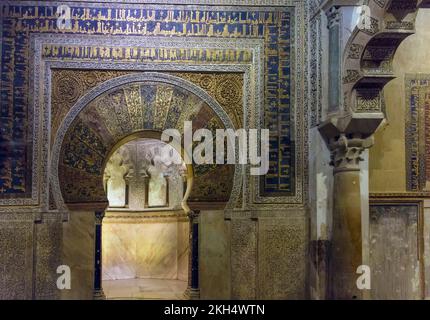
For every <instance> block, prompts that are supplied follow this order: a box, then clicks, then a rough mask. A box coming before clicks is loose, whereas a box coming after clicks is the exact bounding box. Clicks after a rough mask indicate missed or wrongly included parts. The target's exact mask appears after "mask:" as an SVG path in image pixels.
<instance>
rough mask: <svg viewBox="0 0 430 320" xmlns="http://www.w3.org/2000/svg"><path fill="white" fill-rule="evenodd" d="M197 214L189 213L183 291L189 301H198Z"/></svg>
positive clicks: (197, 212) (196, 212)
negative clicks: (186, 268) (186, 263)
mask: <svg viewBox="0 0 430 320" xmlns="http://www.w3.org/2000/svg"><path fill="white" fill-rule="evenodd" d="M199 213H200V211H198V210H195V211H190V212H189V213H188V218H189V219H190V244H189V249H188V250H189V251H188V252H189V253H188V259H189V260H188V261H189V262H188V263H189V266H188V287H187V290H186V291H185V298H186V299H189V300H197V299H200V288H199Z"/></svg>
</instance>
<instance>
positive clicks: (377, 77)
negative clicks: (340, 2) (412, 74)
mask: <svg viewBox="0 0 430 320" xmlns="http://www.w3.org/2000/svg"><path fill="white" fill-rule="evenodd" d="M363 4H364V5H367V6H368V7H369V8H370V13H371V16H370V17H368V18H369V19H370V21H369V28H358V27H356V28H355V29H354V31H353V32H352V34H351V36H350V38H349V40H348V42H347V45H346V47H345V50H344V56H343V68H342V79H341V80H342V89H343V90H342V92H343V97H344V107H343V111H344V112H345V113H347V114H350V113H367V114H372V113H373V114H376V113H379V114H380V115H381V114H382V112H383V108H382V100H383V99H382V96H381V92H382V90H383V88H384V86H385V85H386V84H387V83H388V82H390V81H391V80H393V79H394V78H395V75H394V72H393V70H392V62H393V59H394V54H395V53H396V51H397V49H398V47H399V46H400V44H401V43H402V41H403V40H405V39H406V38H407V37H409V36H410V35H412V34H414V33H415V19H416V16H417V13H418V10H419V9H420V8H430V0H365V1H363ZM365 104H366V105H367V106H371V107H370V108H367V109H366V108H361V106H363V105H365ZM382 117H383V115H382ZM372 129H373V128H372ZM374 129H376V128H374ZM371 133H373V132H371Z"/></svg>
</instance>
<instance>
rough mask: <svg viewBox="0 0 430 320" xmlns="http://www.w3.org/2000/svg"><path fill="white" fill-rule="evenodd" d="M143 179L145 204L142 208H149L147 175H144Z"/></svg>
mask: <svg viewBox="0 0 430 320" xmlns="http://www.w3.org/2000/svg"><path fill="white" fill-rule="evenodd" d="M142 178H143V185H144V186H145V202H144V204H143V207H144V208H145V209H146V208H149V179H150V177H149V175H145V176H143V177H142Z"/></svg>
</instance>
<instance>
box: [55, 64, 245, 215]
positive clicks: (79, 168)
mask: <svg viewBox="0 0 430 320" xmlns="http://www.w3.org/2000/svg"><path fill="white" fill-rule="evenodd" d="M158 89H159V90H158ZM157 90H158V91H157ZM151 99H152V100H151ZM173 99H176V100H175V102H174V103H173V102H172V100H173ZM155 107H156V109H157V110H156V111H157V112H156V113H154V112H153V111H154V108H155ZM182 120H193V131H194V130H197V129H199V128H203V127H206V128H209V129H216V128H231V129H235V128H234V125H233V123H232V121H231V119H230V118H229V117H228V115H227V113H226V112H225V111H224V110H223V108H222V107H221V106H220V105H219V104H218V102H217V101H216V100H215V99H214V98H212V97H211V96H210V95H209V94H208V93H206V92H205V91H204V90H203V89H201V88H200V87H198V86H196V85H195V84H193V83H191V82H189V81H187V80H184V79H182V78H178V77H176V76H173V75H170V74H163V73H158V72H142V73H136V74H129V75H125V76H120V77H117V78H114V79H111V80H108V81H106V82H104V83H102V84H100V85H98V86H97V87H95V88H93V89H92V90H91V91H89V92H88V93H87V94H86V95H84V96H83V97H81V98H80V99H79V100H78V101H77V102H76V104H75V105H74V106H73V107H72V108H71V109H70V111H69V112H68V114H67V116H66V117H65V119H64V120H63V122H62V123H61V125H60V127H59V130H58V131H57V135H56V137H55V139H54V143H53V147H52V153H51V161H50V185H51V190H52V196H53V198H54V201H55V204H56V207H57V209H58V210H62V211H68V209H69V208H70V207H73V205H75V204H84V205H87V206H91V207H98V206H100V207H104V206H105V205H106V204H107V197H106V193H105V190H104V188H103V171H104V167H105V165H106V161H107V159H109V155H111V154H112V153H113V152H114V151H115V150H116V149H117V148H118V147H119V146H121V145H123V144H124V143H126V142H128V141H131V140H134V139H136V138H139V137H144V138H145V137H152V138H157V139H159V138H160V136H161V132H162V131H163V130H164V129H168V128H174V129H178V130H179V131H181V130H182V128H181V126H180V123H181V121H182ZM178 151H179V150H178ZM181 154H182V155H183V153H182V152H181ZM202 167H203V166H195V167H193V166H191V165H188V166H187V170H188V175H189V179H188V182H189V183H188V184H187V191H186V197H190V196H191V198H192V200H193V201H196V202H198V201H202V202H205V199H202V197H201V195H199V193H198V192H199V191H201V190H204V189H205V186H204V184H205V182H206V181H210V180H211V179H208V178H207V177H206V178H205V175H212V176H217V177H224V178H225V179H224V181H228V183H227V182H226V183H225V185H224V187H225V188H224V189H223V188H220V189H221V190H222V192H224V194H226V195H227V194H228V196H229V198H228V199H227V198H226V199H225V200H226V201H225V202H227V206H233V205H234V204H235V203H236V201H237V200H238V199H236V197H237V196H235V195H238V194H239V192H238V190H240V188H241V181H242V179H241V169H240V167H239V166H238V165H233V166H232V165H224V166H221V165H219V166H216V165H213V166H206V167H204V168H202ZM196 171H197V174H196ZM218 180H221V182H222V181H223V180H222V179H218ZM227 184H228V185H227ZM192 185H193V186H195V187H196V188H193V190H194V192H197V194H196V193H194V194H193V193H192V192H191V186H192ZM188 186H189V187H188ZM234 190H236V191H234ZM209 191H210V190H209ZM230 195H232V196H231V197H230ZM199 197H200V198H199ZM184 209H185V210H189V208H188V206H187V205H186V203H185V204H184Z"/></svg>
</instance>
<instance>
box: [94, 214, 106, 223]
mask: <svg viewBox="0 0 430 320" xmlns="http://www.w3.org/2000/svg"><path fill="white" fill-rule="evenodd" d="M95 217H96V225H101V224H102V222H103V218H104V217H105V212H104V211H96V213H95Z"/></svg>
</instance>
